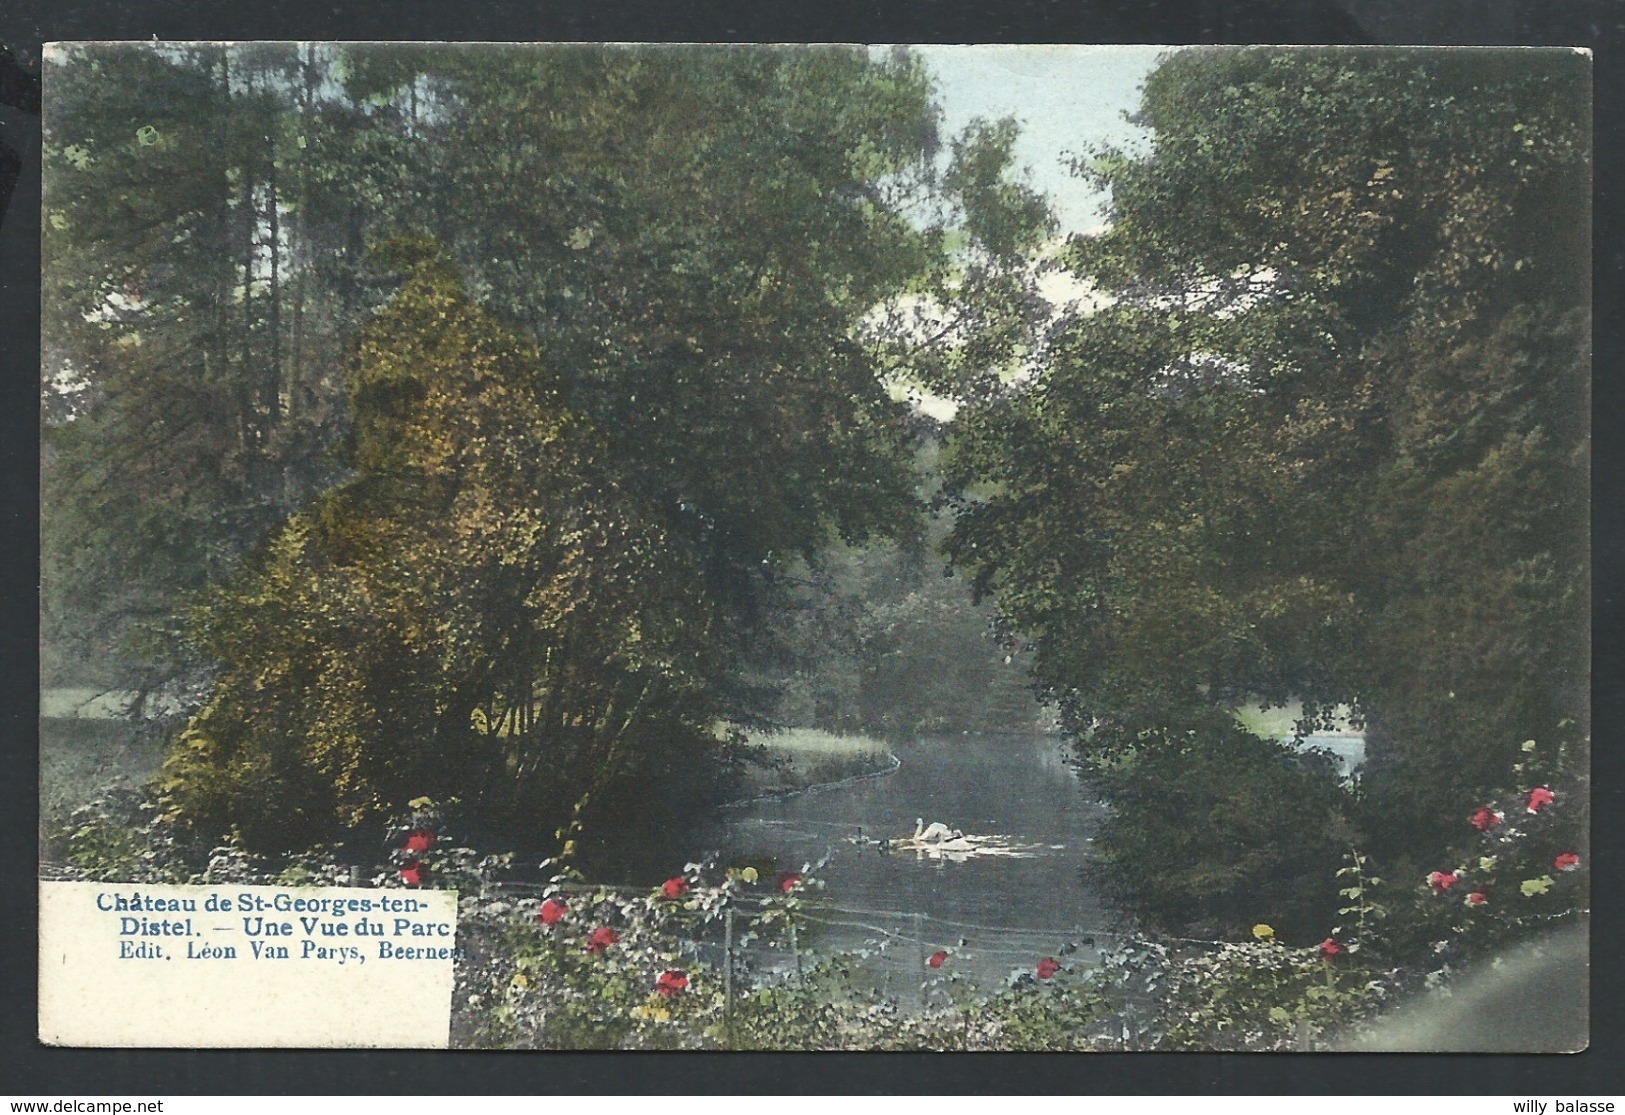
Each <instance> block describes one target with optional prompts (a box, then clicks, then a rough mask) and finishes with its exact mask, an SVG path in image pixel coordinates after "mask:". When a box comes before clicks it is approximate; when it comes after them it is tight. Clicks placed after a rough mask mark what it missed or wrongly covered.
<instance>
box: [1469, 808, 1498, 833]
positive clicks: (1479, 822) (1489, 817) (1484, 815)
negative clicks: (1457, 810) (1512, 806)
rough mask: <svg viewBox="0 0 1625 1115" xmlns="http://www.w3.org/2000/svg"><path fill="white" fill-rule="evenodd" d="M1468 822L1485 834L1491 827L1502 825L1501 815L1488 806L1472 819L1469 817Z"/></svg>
mask: <svg viewBox="0 0 1625 1115" xmlns="http://www.w3.org/2000/svg"><path fill="white" fill-rule="evenodd" d="M1468 822H1469V823H1470V824H1471V825H1472V826H1473V827H1474V828H1475V829H1477V830H1478V831H1479V832H1483V831H1484V830H1485V829H1487V828H1489V827H1490V826H1491V825H1498V824H1500V823H1501V815H1500V814H1499V813H1497V812H1496V811H1495V810H1493V809H1491V808H1490V807H1489V806H1487V805H1486V806H1484V807H1483V808H1482V809H1480V810H1479V811H1478V812H1477V813H1474V814H1473V815H1472V816H1471V817H1469V818H1468Z"/></svg>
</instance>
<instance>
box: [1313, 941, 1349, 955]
mask: <svg viewBox="0 0 1625 1115" xmlns="http://www.w3.org/2000/svg"><path fill="white" fill-rule="evenodd" d="M1347 951H1348V949H1347V948H1345V947H1344V945H1343V942H1342V941H1339V940H1338V939H1337V938H1336V937H1327V938H1326V939H1325V940H1324V941H1322V942H1320V955H1321V956H1323V957H1325V958H1326V959H1327V960H1330V959H1331V958H1332V957H1334V956H1336V955H1337V954H1338V953H1340V952H1347Z"/></svg>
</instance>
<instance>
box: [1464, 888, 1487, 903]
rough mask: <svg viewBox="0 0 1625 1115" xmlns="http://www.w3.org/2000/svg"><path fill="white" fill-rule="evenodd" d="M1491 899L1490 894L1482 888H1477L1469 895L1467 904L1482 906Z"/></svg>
mask: <svg viewBox="0 0 1625 1115" xmlns="http://www.w3.org/2000/svg"><path fill="white" fill-rule="evenodd" d="M1489 900H1490V896H1489V895H1487V894H1485V893H1484V892H1483V891H1481V890H1475V891H1473V892H1472V893H1471V894H1469V895H1468V896H1467V905H1469V906H1482V905H1484V903H1486V902H1488V901H1489Z"/></svg>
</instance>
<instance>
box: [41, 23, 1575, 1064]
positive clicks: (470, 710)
mask: <svg viewBox="0 0 1625 1115" xmlns="http://www.w3.org/2000/svg"><path fill="white" fill-rule="evenodd" d="M45 63H46V64H45V146H44V170H45V179H44V187H45V192H44V236H45V242H44V255H43V258H44V275H43V292H44V310H45V314H44V320H45V335H44V338H43V342H44V344H43V351H44V367H43V368H42V380H41V383H42V399H43V403H42V405H43V412H44V423H45V427H44V431H43V461H42V473H43V494H42V507H43V522H42V536H43V569H44V585H43V601H42V608H43V615H42V623H43V632H44V634H43V645H42V673H43V676H42V691H43V708H42V709H41V750H42V754H41V764H42V774H41V788H40V790H41V807H42V808H41V818H42V820H41V826H42V829H41V833H40V839H41V848H42V855H41V862H40V865H39V867H40V877H41V910H40V942H39V947H40V978H41V997H40V1019H39V1034H40V1037H41V1039H42V1040H43V1041H45V1042H48V1043H52V1044H61V1045H77V1046H235V1047H262V1046H307V1047H308V1046H315V1047H426V1048H437V1047H462V1048H500V1049H515V1050H518V1049H600V1048H608V1049H695V1050H717V1049H769V1050H836V1049H843V1050H845V1049H852V1050H870V1049H874V1050H950V1051H952V1050H1067V1051H1079V1052H1088V1051H1103V1052H1115V1051H1120V1050H1136V1051H1170V1050H1231V1051H1286V1052H1290V1051H1327V1050H1355V1049H1365V1050H1369V1049H1389V1050H1394V1049H1399V1050H1444V1049H1451V1050H1458V1049H1460V1050H1481V1051H1483V1050H1504V1051H1522V1052H1562V1051H1573V1050H1577V1049H1582V1048H1584V1047H1585V1046H1586V1044H1587V1040H1588V1039H1587V1024H1588V1007H1587V998H1588V987H1589V965H1588V956H1589V953H1588V944H1587V925H1588V914H1589V897H1588V876H1589V870H1590V849H1589V847H1588V844H1587V832H1588V825H1589V819H1588V818H1589V800H1590V796H1589V789H1588V786H1589V760H1588V747H1589V709H1588V685H1589V678H1588V656H1589V645H1588V644H1589V638H1588V634H1589V633H1588V622H1589V621H1588V616H1589V564H1588V546H1589V538H1588V524H1587V516H1588V497H1587V491H1588V481H1589V478H1588V471H1587V469H1588V464H1587V462H1588V440H1587V439H1588V429H1589V414H1588V383H1589V375H1590V318H1589V306H1590V288H1589V274H1590V261H1589V244H1590V196H1591V181H1590V175H1591V147H1590V136H1591V127H1590V111H1591V93H1590V80H1591V79H1590V73H1591V59H1590V56H1589V54H1587V53H1586V52H1584V51H1578V50H1556V49H1421V48H1403V49H1399V48H1382V49H1349V48H1266V47H1247V48H1169V47H1149V46H1148V47H1111V48H1104V47H1083V46H1078V47H1060V46H1043V47H1036V46H1034V47H1020V46H1003V47H975V46H963V47H941V46H916V47H908V46H886V47H876V46H737V45H736V46H707V45H635V44H631V45H628V44H621V45H588V44H570V45H549V44H494V43H485V44H451V43H445V44H437V43H410V44H407V43H344V44H337V43H322V42H236V43H224V42H167V43H166V42H147V43H122V42H85V43H59V44H54V45H52V46H51V47H49V49H48V51H47V54H46V59H45ZM1534 989H1538V990H1534Z"/></svg>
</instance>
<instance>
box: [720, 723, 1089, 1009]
mask: <svg viewBox="0 0 1625 1115" xmlns="http://www.w3.org/2000/svg"><path fill="white" fill-rule="evenodd" d="M897 754H898V758H899V759H900V760H901V765H900V766H899V768H898V769H897V771H896V772H895V773H894V774H892V775H891V776H889V777H886V778H878V779H867V780H864V781H861V782H855V783H849V784H846V785H841V786H836V787H830V788H826V789H823V790H819V791H814V792H809V793H804V794H799V795H795V796H793V797H788V798H783V799H778V800H763V801H755V802H750V803H747V804H746V805H744V806H741V807H738V808H736V809H735V810H734V811H733V813H732V815H731V816H730V817H729V818H728V819H727V821H726V823H725V824H724V825H723V826H722V827H721V828H720V830H718V831H716V832H713V833H711V834H709V836H710V840H709V841H708V848H710V849H715V850H719V851H720V853H721V855H722V857H723V859H724V860H725V861H732V862H747V861H749V862H760V863H764V864H772V865H776V866H777V867H778V868H780V869H783V870H792V871H799V870H802V869H804V868H808V867H814V866H815V865H818V864H820V862H821V863H822V866H818V867H816V870H815V871H814V874H816V875H817V876H818V877H819V878H820V879H821V880H822V881H823V883H824V888H823V890H822V891H816V892H813V893H812V894H811V895H809V897H808V909H807V911H806V912H807V915H808V916H807V919H806V920H807V930H806V932H805V934H804V935H803V936H802V938H801V940H800V942H799V943H800V945H801V947H802V948H803V950H804V951H812V952H814V953H829V952H835V951H855V950H860V949H869V950H871V951H874V952H875V953H876V958H877V960H876V962H877V963H878V964H879V966H880V967H879V970H881V971H882V972H883V973H884V975H885V976H887V977H888V978H891V979H894V980H897V981H900V984H902V985H907V984H909V983H911V982H917V977H920V976H923V975H924V974H926V973H925V972H924V964H925V959H926V957H928V956H929V955H930V954H931V953H934V952H935V951H937V950H938V949H951V950H952V960H951V962H950V963H951V964H952V966H953V970H954V971H955V972H957V973H959V974H961V975H965V976H968V977H970V978H972V979H973V980H974V981H975V982H977V983H980V984H984V985H989V984H997V983H1002V982H1003V981H1004V980H1005V979H1006V977H1007V976H1008V975H1009V974H1010V973H1011V971H1012V970H1015V969H1020V970H1026V971H1031V970H1032V968H1033V966H1034V965H1035V964H1036V963H1037V961H1038V960H1039V959H1040V958H1042V957H1043V956H1047V955H1053V954H1055V953H1057V952H1059V951H1060V950H1062V949H1063V947H1065V946H1067V945H1068V944H1069V943H1071V942H1077V941H1080V940H1082V939H1084V938H1086V937H1090V936H1092V935H1093V934H1094V933H1095V932H1097V931H1098V930H1099V929H1100V927H1102V926H1103V925H1104V924H1105V922H1106V915H1105V912H1104V910H1103V908H1102V906H1101V904H1100V902H1099V900H1098V899H1097V898H1096V896H1095V895H1094V894H1093V893H1091V892H1090V891H1089V890H1088V889H1087V888H1086V887H1085V886H1084V885H1083V882H1082V879H1081V869H1082V868H1083V866H1084V864H1085V863H1086V862H1087V857H1088V848H1089V842H1090V838H1091V837H1092V835H1093V833H1094V832H1095V830H1096V828H1097V827H1098V825H1099V823H1100V820H1101V818H1102V816H1103V812H1104V811H1103V809H1102V808H1101V806H1100V805H1099V804H1097V803H1096V802H1095V801H1094V800H1093V797H1092V795H1090V794H1088V793H1087V792H1085V790H1084V789H1083V788H1082V787H1081V786H1080V785H1079V784H1078V780H1077V777H1076V775H1075V774H1074V772H1073V770H1072V768H1071V767H1070V766H1069V765H1068V764H1067V762H1066V761H1065V756H1064V752H1063V750H1062V744H1061V742H1060V741H1059V740H1057V739H1054V738H1051V737H1045V736H1001V737H952V738H945V739H927V740H921V741H919V742H917V743H914V744H911V745H908V746H906V747H902V748H899V749H898V752H897ZM916 818H919V819H922V820H925V819H934V820H936V821H938V822H940V823H941V824H942V825H944V826H945V827H947V828H949V829H951V830H959V832H960V835H959V836H958V837H953V838H949V839H939V840H935V841H926V840H919V839H917V838H916V836H915V834H916V832H918V831H920V830H921V827H922V826H921V825H920V824H917V823H916ZM804 959H805V958H804Z"/></svg>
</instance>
